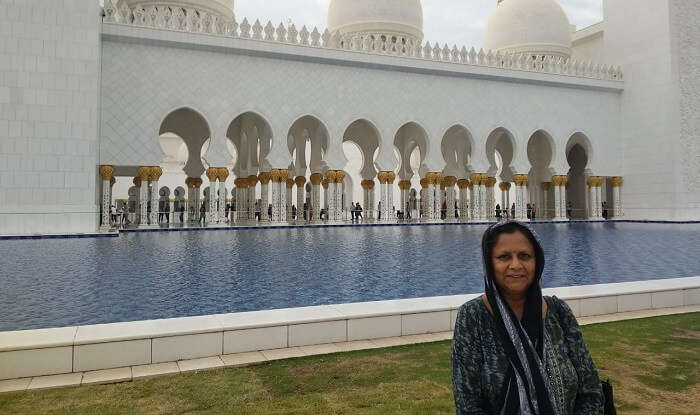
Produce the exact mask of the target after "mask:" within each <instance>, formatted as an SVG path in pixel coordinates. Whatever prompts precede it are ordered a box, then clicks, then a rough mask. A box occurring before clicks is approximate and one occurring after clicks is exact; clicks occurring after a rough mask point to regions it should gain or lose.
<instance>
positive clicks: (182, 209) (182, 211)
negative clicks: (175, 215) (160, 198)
mask: <svg viewBox="0 0 700 415" xmlns="http://www.w3.org/2000/svg"><path fill="white" fill-rule="evenodd" d="M184 222H185V205H180V223H184Z"/></svg>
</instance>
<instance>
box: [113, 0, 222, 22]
mask: <svg viewBox="0 0 700 415" xmlns="http://www.w3.org/2000/svg"><path fill="white" fill-rule="evenodd" d="M123 1H124V2H126V4H127V5H128V6H129V7H136V6H139V5H140V6H143V7H150V6H170V7H182V8H183V9H195V10H197V11H203V12H206V13H209V14H213V15H216V16H221V17H224V18H226V19H227V20H230V19H233V0H123Z"/></svg>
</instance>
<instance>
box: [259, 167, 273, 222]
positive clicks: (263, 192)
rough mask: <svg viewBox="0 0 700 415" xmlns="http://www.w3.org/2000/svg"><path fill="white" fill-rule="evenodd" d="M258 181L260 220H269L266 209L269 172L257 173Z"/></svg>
mask: <svg viewBox="0 0 700 415" xmlns="http://www.w3.org/2000/svg"><path fill="white" fill-rule="evenodd" d="M258 180H259V181H260V222H269V221H270V217H269V216H268V214H267V210H268V208H269V206H270V172H262V173H260V175H258Z"/></svg>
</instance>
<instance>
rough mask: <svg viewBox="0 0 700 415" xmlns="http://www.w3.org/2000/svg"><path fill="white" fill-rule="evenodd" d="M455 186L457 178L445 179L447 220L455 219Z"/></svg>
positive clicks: (449, 177)
mask: <svg viewBox="0 0 700 415" xmlns="http://www.w3.org/2000/svg"><path fill="white" fill-rule="evenodd" d="M455 184H457V178H456V177H454V176H447V177H445V197H446V199H447V202H446V203H447V219H448V220H454V219H455Z"/></svg>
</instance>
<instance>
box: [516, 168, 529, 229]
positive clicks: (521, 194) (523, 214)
mask: <svg viewBox="0 0 700 415" xmlns="http://www.w3.org/2000/svg"><path fill="white" fill-rule="evenodd" d="M528 180H529V177H528V175H527V174H516V175H515V176H513V181H514V182H515V219H517V220H526V219H527V202H526V200H525V197H526V192H527V184H528Z"/></svg>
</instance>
